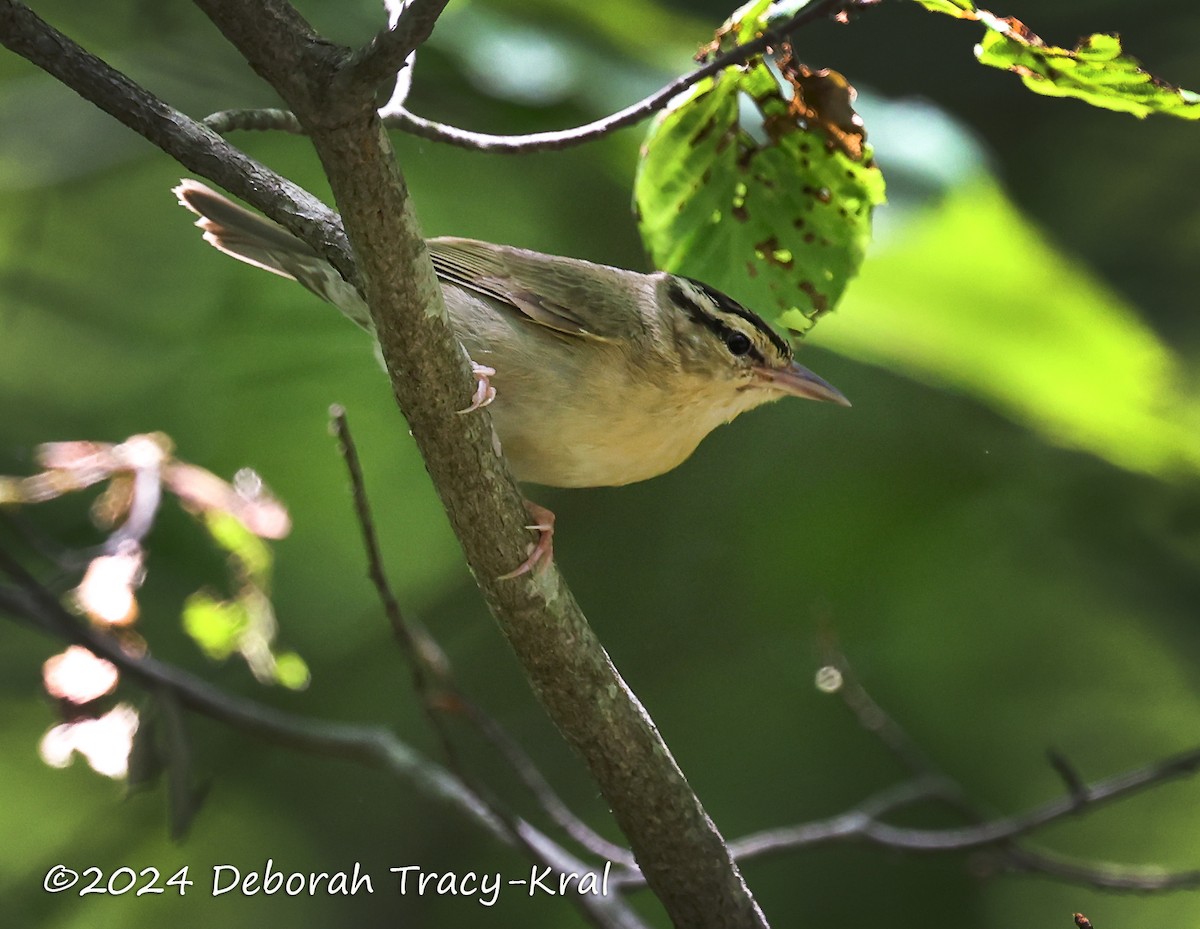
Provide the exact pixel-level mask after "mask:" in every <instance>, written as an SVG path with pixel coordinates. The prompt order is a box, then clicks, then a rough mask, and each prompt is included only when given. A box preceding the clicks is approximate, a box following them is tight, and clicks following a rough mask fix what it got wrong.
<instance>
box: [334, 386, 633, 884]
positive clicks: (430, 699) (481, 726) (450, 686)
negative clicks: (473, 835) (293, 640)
mask: <svg viewBox="0 0 1200 929" xmlns="http://www.w3.org/2000/svg"><path fill="white" fill-rule="evenodd" d="M329 414H330V420H331V422H332V425H333V430H334V434H335V435H336V437H337V440H338V444H339V446H340V447H341V452H342V458H343V459H344V461H345V463H346V470H347V471H348V472H349V476H350V486H351V491H352V494H353V497H354V510H355V514H356V516H357V517H358V523H359V527H360V528H361V530H362V535H363V544H364V546H365V548H366V554H367V565H368V568H367V572H368V574H369V576H370V578H371V581H372V583H373V584H374V585H375V590H376V592H377V594H378V596H379V599H380V601H381V602H382V603H383V607H384V612H385V613H386V615H387V617H388V621H389V622H390V623H391V626H392V631H393V633H394V634H395V636H396V638H397V639H398V640H399V641H400V643H401V645H402V646H403V647H404V653H405V656H406V657H407V658H408V661H409V664H410V667H411V669H412V676H413V687H414V689H415V690H416V691H417V693H418V694H419V695H420V696H421V703H422V706H423V708H424V710H425V714H426V716H427V717H428V719H429V722H430V725H431V726H432V727H433V728H434V731H435V732H436V733H437V734H438V736H439V738H440V740H441V742H442V747H443V750H444V751H445V752H446V756H447V759H448V762H449V764H450V767H451V768H452V769H453V770H454V771H455V773H456V774H457V775H458V776H459V778H460V779H462V780H463V781H464V783H467V784H469V785H470V786H471V787H472V789H473V790H475V792H476V793H477V794H479V795H480V796H481V797H483V796H484V793H483V792H482V790H481V789H480V787H479V786H478V785H476V784H473V783H472V782H471V780H470V779H469V778H468V777H467V776H466V774H465V772H464V771H463V770H462V768H461V765H460V764H459V762H458V758H457V755H456V753H455V750H454V746H453V743H452V741H451V739H450V734H449V732H448V731H447V730H446V728H445V726H444V725H443V718H442V715H441V713H440V712H439V711H440V710H444V709H446V708H452V709H454V710H456V711H459V712H462V713H463V714H464V715H465V716H466V718H467V719H468V720H469V721H470V722H471V723H472V724H473V725H474V726H475V728H476V729H477V730H478V731H479V732H480V733H481V734H482V735H483V736H484V737H485V738H486V739H487V740H488V741H489V742H490V743H491V744H492V746H493V747H495V748H496V749H497V750H498V751H499V752H500V754H501V755H502V756H503V757H504V759H505V760H506V761H507V762H508V764H509V767H511V768H512V770H513V772H514V773H515V774H516V775H517V777H518V778H520V780H521V781H522V782H523V783H524V784H525V786H526V787H527V788H528V789H529V791H530V792H531V793H532V794H533V795H534V797H535V798H536V799H537V800H538V802H539V804H540V806H541V807H542V809H543V810H544V811H545V812H546V813H547V815H549V816H550V817H551V818H552V819H553V820H554V821H555V822H556V823H557V824H558V825H559V826H560V827H561V828H562V829H563V831H565V832H566V833H567V834H568V835H569V836H571V838H573V839H575V840H576V841H577V842H578V843H579V844H580V845H581V846H582V847H583V848H585V849H587V850H588V851H590V852H592V853H594V854H596V855H598V856H599V857H600V858H603V859H606V860H608V861H612V862H615V863H619V864H621V865H624V866H625V867H627V868H636V867H637V863H636V861H635V860H634V858H633V855H631V854H630V853H629V851H628V850H627V849H624V848H622V847H620V846H619V845H615V844H613V843H611V842H609V841H607V840H606V839H605V838H604V837H603V836H601V835H599V834H598V833H597V832H595V831H594V830H593V829H592V828H591V827H590V826H588V825H587V824H586V823H584V822H583V820H581V819H580V818H579V817H577V816H576V815H575V814H574V813H572V812H571V810H570V809H569V808H568V807H567V805H566V804H565V803H564V802H563V800H562V798H561V797H559V796H558V794H557V793H556V792H555V791H554V789H553V788H552V787H551V786H550V783H549V782H548V781H547V780H546V778H545V777H544V776H543V775H542V773H541V772H540V771H539V770H538V769H537V766H536V765H534V763H533V760H532V759H531V758H529V756H528V755H527V754H526V753H525V751H524V750H523V749H522V748H521V747H520V745H519V744H518V743H517V742H516V740H515V739H513V738H512V736H510V735H509V734H508V732H507V731H506V730H505V729H504V727H503V726H501V725H500V723H499V722H497V721H496V720H495V719H493V718H492V717H491V716H490V715H488V714H487V713H485V712H484V711H483V709H482V708H480V707H479V706H478V705H477V704H476V703H474V701H472V700H469V699H468V698H467V697H466V696H465V695H463V693H462V692H461V691H460V690H459V689H458V686H457V685H456V683H455V681H454V678H453V672H452V671H451V669H450V667H449V664H448V662H447V660H446V657H445V654H444V653H443V652H442V649H441V647H440V646H439V645H438V644H437V642H436V641H434V640H433V638H432V637H431V636H430V635H429V634H428V633H427V632H426V631H425V630H424V629H422V628H421V627H420V626H418V625H416V624H414V623H412V622H410V621H409V620H407V619H406V618H405V617H404V615H403V613H402V612H401V610H400V605H399V603H398V602H397V600H396V596H395V593H394V592H393V590H392V588H391V585H390V584H389V583H388V580H387V577H386V575H385V573H384V570H383V559H382V555H381V553H380V549H379V539H378V536H377V535H376V532H375V521H374V518H373V516H372V515H371V507H370V502H369V500H368V498H367V491H366V484H365V482H364V479H363V474H362V466H361V463H360V461H359V457H358V449H357V447H356V445H355V443H354V437H353V435H352V434H351V432H350V424H349V422H348V420H347V418H346V411H345V409H344V408H343V407H341V406H340V405H337V404H335V405H334V406H332V407H331V408H330V410H329ZM435 679H436V681H437V685H438V688H439V689H435V688H434V684H433V681H434V680H435ZM493 812H495V813H496V815H497V816H500V817H501V818H503V816H504V814H503V813H501V812H500V810H499V809H497V808H495V807H493Z"/></svg>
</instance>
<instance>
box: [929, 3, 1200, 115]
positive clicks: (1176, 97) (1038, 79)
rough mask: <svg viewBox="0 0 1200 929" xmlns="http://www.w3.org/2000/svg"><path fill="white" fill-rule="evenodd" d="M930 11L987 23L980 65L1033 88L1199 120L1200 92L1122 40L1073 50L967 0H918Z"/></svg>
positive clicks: (1098, 39) (1096, 37) (1100, 39)
mask: <svg viewBox="0 0 1200 929" xmlns="http://www.w3.org/2000/svg"><path fill="white" fill-rule="evenodd" d="M916 2H917V3H919V4H921V6H923V7H925V9H927V10H933V11H934V12H938V13H946V14H948V15H950V16H954V17H956V18H958V19H972V20H975V21H977V22H980V23H983V24H984V25H985V26H986V27H987V32H986V33H984V36H983V40H982V41H981V42H980V43H979V45H977V46H976V47H975V57H976V58H978V59H979V61H980V63H981V64H985V65H987V66H988V67H991V68H999V69H1001V70H1003V71H1012V72H1014V73H1016V74H1018V75H1020V77H1021V81H1022V82H1023V83H1024V84H1025V86H1026V87H1028V88H1029V89H1030V90H1032V91H1034V92H1035V93H1039V94H1044V95H1046V96H1048V97H1074V98H1076V99H1078V100H1083V101H1085V102H1086V103H1090V104H1091V105H1092V106H1095V107H1100V108H1102V109H1106V110H1116V111H1118V112H1121V113H1131V114H1133V115H1134V116H1137V117H1139V118H1143V117H1146V116H1149V115H1150V114H1151V113H1166V114H1167V115H1170V116H1177V117H1179V118H1180V119H1200V94H1196V93H1194V92H1192V91H1190V90H1183V89H1181V88H1179V87H1175V86H1173V85H1171V84H1168V83H1167V82H1166V81H1164V80H1162V79H1160V78H1157V77H1155V76H1154V75H1153V74H1150V73H1149V72H1147V71H1145V70H1143V68H1142V65H1141V63H1140V62H1139V61H1138V60H1137V59H1136V58H1134V57H1132V56H1131V55H1126V54H1125V52H1124V50H1123V49H1122V47H1121V39H1120V37H1119V36H1115V35H1105V34H1103V33H1096V34H1093V35H1090V36H1088V37H1086V38H1084V39H1081V40H1080V41H1079V44H1078V45H1076V46H1075V48H1074V49H1066V48H1060V47H1058V46H1056V45H1048V44H1047V43H1046V42H1045V41H1044V40H1043V39H1042V38H1041V36H1039V35H1038V34H1037V33H1035V32H1034V31H1033V30H1032V29H1030V28H1029V27H1028V26H1026V25H1025V24H1024V23H1022V22H1021V21H1020V20H1018V19H1013V18H1012V17H1006V18H1001V17H999V16H996V15H995V14H994V13H991V12H989V11H987V10H982V9H976V7H975V6H974V5H973V4H971V3H969V2H965V0H916Z"/></svg>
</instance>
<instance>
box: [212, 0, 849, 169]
mask: <svg viewBox="0 0 1200 929" xmlns="http://www.w3.org/2000/svg"><path fill="white" fill-rule="evenodd" d="M861 5H863V4H862V3H861V0H819V2H817V3H812V4H809V5H808V6H806V7H804V8H803V9H802V10H800V11H799V12H797V13H795V14H794V15H792V16H791V17H789V18H788V19H786V20H785V21H783V22H781V23H780V24H778V25H776V26H772V27H771V28H769V29H767V30H766V31H765V32H763V34H762V35H760V36H758V37H756V38H754V39H751V40H750V41H749V42H744V43H742V44H741V45H737V46H735V47H733V48H731V49H730V50H729V51H727V52H724V53H723V54H721V55H718V56H717V57H716V58H714V59H713V60H712V61H710V62H707V63H706V64H704V65H701V66H700V67H699V68H697V69H696V70H694V71H691V72H689V73H688V74H685V75H683V76H681V77H678V78H676V79H675V80H673V81H671V82H670V83H669V84H667V85H666V86H664V87H662V88H661V89H659V90H657V91H655V92H654V93H652V94H650V95H649V96H648V97H645V98H644V99H642V100H639V101H638V102H637V103H633V104H631V105H629V106H627V107H625V108H624V109H622V110H618V111H617V112H615V113H612V114H610V115H608V116H605V117H602V118H601V119H597V120H593V121H592V122H590V123H585V124H583V125H582V126H576V127H574V128H572V129H561V130H555V131H550V132H534V133H528V134H524V135H492V134H489V133H484V132H472V131H470V130H468V129H460V128H458V127H457V126H451V125H448V124H446V123H440V122H437V121H435V120H432V119H426V118H425V117H423V116H417V115H416V114H415V113H412V112H409V111H408V110H407V109H404V108H399V109H394V110H391V111H389V112H388V113H387V115H386V116H385V118H384V124H385V125H386V126H388V127H389V128H391V129H399V130H402V131H404V132H408V133H410V134H412V135H415V136H419V137H421V138H424V139H429V140H431V141H434V142H445V143H447V144H449V145H456V146H459V147H460V148H468V149H472V150H475V151H481V152H506V153H525V152H544V151H557V150H561V149H566V148H571V147H573V146H576V145H581V144H583V143H584V142H590V141H592V140H593V139H598V138H602V137H603V136H606V135H609V134H611V133H613V132H616V131H617V130H618V129H623V128H625V127H626V126H632V125H635V124H637V123H640V122H641V121H642V120H644V119H646V118H647V117H649V116H652V115H654V114H655V113H657V112H658V111H659V110H662V109H664V108H665V107H666V106H667V104H669V103H670V102H671V101H672V100H673V99H674V98H675V97H676V96H678V95H679V94H681V93H683V92H684V91H686V90H690V89H691V88H692V87H694V86H696V85H697V84H699V83H700V82H701V81H703V80H704V79H705V78H708V77H712V76H713V75H714V74H718V73H719V72H721V71H723V70H725V69H726V68H731V67H736V66H737V65H741V64H745V63H746V62H747V61H749V60H750V59H751V58H753V57H754V56H756V55H760V54H762V53H763V52H765V51H767V50H768V49H769V48H772V47H774V46H776V45H778V44H779V43H780V42H781V41H782V40H783V39H785V38H787V37H788V36H790V35H791V34H792V33H794V32H796V31H797V30H798V29H800V28H801V27H803V26H806V25H808V24H809V23H811V22H814V21H816V20H819V19H827V18H830V17H835V16H837V15H839V14H840V13H843V12H845V11H846V10H848V9H850V8H852V7H856V6H861ZM204 123H205V125H207V126H209V127H210V128H212V129H214V131H217V132H229V131H231V130H235V129H248V130H254V129H258V130H261V129H277V130H282V131H287V132H297V131H300V124H299V122H298V121H297V120H296V119H295V117H293V116H292V115H291V114H290V113H287V112H286V111H280V110H274V111H264V110H223V111H221V112H219V113H214V114H213V115H211V116H209V117H208V118H207V119H205V120H204Z"/></svg>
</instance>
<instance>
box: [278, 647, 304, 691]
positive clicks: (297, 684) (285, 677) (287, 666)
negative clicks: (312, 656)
mask: <svg viewBox="0 0 1200 929" xmlns="http://www.w3.org/2000/svg"><path fill="white" fill-rule="evenodd" d="M311 679H312V675H311V674H310V673H309V670H308V665H307V664H306V663H305V661H304V659H303V658H301V657H300V656H299V655H297V654H296V653H295V652H282V653H281V654H278V655H276V656H275V680H276V682H278V683H279V684H282V685H283V686H284V687H286V688H288V690H303V689H304V688H305V687H307V686H308V682H309V681H310V680H311Z"/></svg>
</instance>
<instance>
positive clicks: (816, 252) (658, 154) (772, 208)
mask: <svg viewBox="0 0 1200 929" xmlns="http://www.w3.org/2000/svg"><path fill="white" fill-rule="evenodd" d="M768 6H769V4H765V3H762V2H757V3H753V4H748V5H747V6H746V7H743V8H742V9H741V10H739V11H738V13H736V14H734V16H733V17H731V19H730V22H729V23H727V24H726V25H725V26H724V27H723V31H722V32H720V33H718V41H721V40H722V37H723V35H726V34H728V35H732V36H734V37H736V39H737V40H738V41H745V40H746V39H747V38H749V37H751V36H752V35H753V34H755V32H756V30H757V31H761V28H762V21H761V16H762V15H763V14H764V13H765V10H766V8H767V7H768ZM754 16H758V17H760V19H758V20H755V19H754V18H753V17H754ZM739 17H741V18H739ZM777 66H778V73H779V75H780V76H779V77H777V76H776V73H774V72H773V71H772V70H771V69H770V68H769V67H768V66H767V64H766V63H765V62H764V61H763V60H762V59H761V58H754V59H752V60H751V61H750V62H748V63H747V64H746V65H745V66H743V67H737V68H728V69H726V70H724V71H723V72H721V73H720V74H719V75H717V76H716V77H715V78H712V79H709V80H706V81H703V82H701V83H700V84H698V85H697V86H696V87H694V88H693V89H692V90H691V91H689V92H688V93H687V94H685V95H684V96H683V97H681V98H680V99H677V100H676V101H675V102H674V103H673V104H672V106H671V107H670V108H669V109H668V110H666V111H665V112H663V113H661V114H659V116H658V117H657V118H656V119H655V120H654V122H653V124H652V125H651V128H650V133H649V136H648V138H647V140H646V143H645V145H644V147H643V150H642V158H641V161H640V163H639V166H638V173H637V178H636V181H635V188H634V197H635V201H636V204H637V210H638V216H639V224H640V230H641V234H642V239H643V241H644V242H645V244H646V246H647V248H648V249H649V251H650V254H651V256H652V258H653V260H654V262H655V264H656V265H657V266H658V267H660V268H664V269H666V270H669V271H674V272H678V273H681V274H686V275H688V276H691V277H697V278H701V279H703V280H705V281H706V282H708V283H710V284H714V285H715V286H717V287H720V288H721V289H723V290H725V291H727V292H728V293H730V294H731V295H732V296H733V297H735V298H737V299H739V300H741V301H742V302H744V303H746V304H747V305H749V306H752V307H753V308H755V309H756V310H758V311H759V312H761V313H763V315H765V316H767V317H768V318H770V319H771V320H772V321H773V322H775V323H777V324H778V325H780V326H781V327H785V328H788V329H791V330H793V331H795V332H797V333H803V332H804V331H806V330H807V329H808V328H809V327H810V326H811V325H812V323H813V321H814V320H816V319H817V318H818V317H819V316H820V315H821V314H823V313H825V312H827V311H829V310H831V309H833V307H834V306H835V305H836V304H837V302H838V300H839V299H840V297H841V295H842V292H843V291H844V289H845V287H846V284H847V283H848V282H849V280H850V278H851V277H853V275H854V274H855V273H856V272H857V270H858V268H859V266H860V265H861V263H862V260H863V257H864V255H865V252H866V247H867V244H868V242H869V240H870V229H871V226H870V223H871V213H872V210H873V209H874V207H875V206H876V205H877V204H879V203H881V202H882V201H883V179H882V175H881V174H880V173H879V171H878V169H877V168H876V167H875V165H874V162H873V161H872V159H871V149H870V146H868V145H867V144H866V142H865V138H866V134H865V131H864V130H863V127H862V122H861V120H860V119H859V118H858V117H857V115H856V114H855V112H854V109H853V100H854V90H853V88H852V87H850V85H849V84H848V83H847V82H846V80H845V79H844V78H843V77H842V76H841V75H840V74H837V72H834V71H813V70H812V69H810V68H808V67H806V66H804V65H802V64H800V63H798V62H797V61H795V59H794V58H793V57H792V56H791V54H790V49H787V48H785V49H784V50H783V53H782V54H781V55H780V56H779V58H778V61H777Z"/></svg>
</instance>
